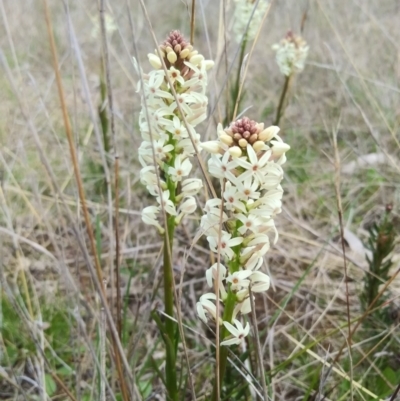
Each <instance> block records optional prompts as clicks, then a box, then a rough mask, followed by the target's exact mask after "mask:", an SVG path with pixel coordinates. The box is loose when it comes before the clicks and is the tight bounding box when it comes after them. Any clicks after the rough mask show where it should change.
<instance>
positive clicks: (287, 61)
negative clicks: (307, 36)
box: [272, 31, 309, 125]
mask: <svg viewBox="0 0 400 401" xmlns="http://www.w3.org/2000/svg"><path fill="white" fill-rule="evenodd" d="M272 49H273V50H275V51H276V62H277V64H278V67H279V70H280V72H281V73H282V75H284V76H285V82H284V84H283V88H282V92H281V97H280V99H279V104H278V108H277V111H276V117H275V121H274V125H279V123H280V120H281V117H282V116H283V114H284V110H285V104H286V97H287V95H288V93H289V86H290V82H291V80H292V77H293V76H294V75H295V74H296V73H300V72H301V71H303V70H304V67H305V62H306V59H307V56H308V50H309V46H308V45H307V42H306V41H305V40H304V39H303V38H302V37H301V36H296V35H294V34H293V32H292V31H288V33H287V34H286V36H285V37H284V38H283V39H282V40H281V42H280V43H277V44H275V45H273V46H272Z"/></svg>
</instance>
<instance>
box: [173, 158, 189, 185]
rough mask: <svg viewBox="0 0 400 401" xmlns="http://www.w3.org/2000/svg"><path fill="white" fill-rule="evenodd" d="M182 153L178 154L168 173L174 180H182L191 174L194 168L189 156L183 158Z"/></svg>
mask: <svg viewBox="0 0 400 401" xmlns="http://www.w3.org/2000/svg"><path fill="white" fill-rule="evenodd" d="M182 159H183V157H182V155H178V156H176V159H175V163H174V167H170V168H169V169H168V175H169V176H170V177H171V179H172V181H181V180H182V178H183V177H186V176H187V175H189V173H190V171H191V170H192V163H190V160H189V159H188V158H185V159H183V160H182Z"/></svg>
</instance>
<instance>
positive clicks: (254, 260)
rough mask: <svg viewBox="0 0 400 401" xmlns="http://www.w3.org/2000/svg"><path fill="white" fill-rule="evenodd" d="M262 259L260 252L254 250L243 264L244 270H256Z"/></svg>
mask: <svg viewBox="0 0 400 401" xmlns="http://www.w3.org/2000/svg"><path fill="white" fill-rule="evenodd" d="M263 262H264V259H263V257H262V254H261V252H254V253H253V254H252V255H251V256H250V258H249V259H248V260H247V262H246V264H245V266H244V267H245V269H246V270H258V269H259V268H260V267H261V265H262V264H263Z"/></svg>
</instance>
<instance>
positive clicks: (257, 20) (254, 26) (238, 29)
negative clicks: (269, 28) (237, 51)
mask: <svg viewBox="0 0 400 401" xmlns="http://www.w3.org/2000/svg"><path fill="white" fill-rule="evenodd" d="M256 3H257V2H256V0H235V12H234V16H233V18H234V22H233V33H234V35H235V39H236V41H237V42H238V43H240V41H241V40H242V38H243V35H244V33H245V31H246V27H247V24H248V23H249V20H250V18H252V19H251V21H250V24H249V29H248V30H247V33H246V35H245V40H247V41H252V40H253V39H254V38H255V36H256V34H257V31H258V29H259V27H260V25H261V22H262V19H263V17H264V14H265V12H266V10H267V8H268V5H269V1H268V0H260V1H259V2H258V5H257V8H256V9H255V10H254V13H253V9H254V7H255V6H256ZM252 13H253V17H252Z"/></svg>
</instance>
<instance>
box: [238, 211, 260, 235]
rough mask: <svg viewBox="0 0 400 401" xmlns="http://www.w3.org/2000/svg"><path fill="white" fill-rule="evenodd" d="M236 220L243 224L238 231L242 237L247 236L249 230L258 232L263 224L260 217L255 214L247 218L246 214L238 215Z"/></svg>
mask: <svg viewBox="0 0 400 401" xmlns="http://www.w3.org/2000/svg"><path fill="white" fill-rule="evenodd" d="M236 218H237V219H239V220H240V221H241V222H242V223H243V225H242V226H241V227H240V228H239V230H238V231H239V233H240V234H241V235H244V234H246V232H247V230H250V231H251V232H253V233H255V232H257V229H258V227H259V226H260V225H262V223H263V221H262V220H261V219H260V217H258V216H255V215H253V214H249V215H247V216H246V215H245V214H242V213H240V214H237V215H236Z"/></svg>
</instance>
